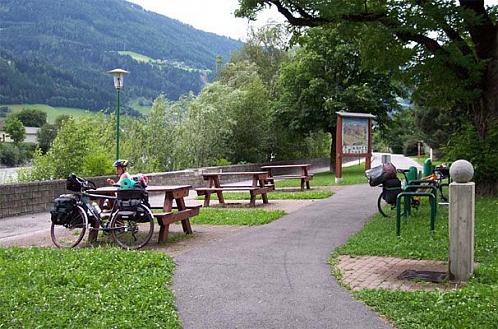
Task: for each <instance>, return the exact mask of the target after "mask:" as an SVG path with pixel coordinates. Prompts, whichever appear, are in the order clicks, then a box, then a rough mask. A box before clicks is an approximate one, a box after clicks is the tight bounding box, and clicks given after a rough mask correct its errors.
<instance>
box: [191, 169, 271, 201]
mask: <svg viewBox="0 0 498 329" xmlns="http://www.w3.org/2000/svg"><path fill="white" fill-rule="evenodd" d="M223 176H239V177H240V176H248V177H251V180H252V184H251V185H221V183H220V180H221V177H223ZM202 177H203V178H204V180H205V181H208V187H200V188H196V189H195V191H196V192H197V195H199V196H200V195H204V207H209V202H210V200H211V194H213V193H216V195H217V196H218V201H219V203H221V204H223V203H225V199H224V198H223V191H249V193H250V195H251V201H250V205H251V206H252V207H254V206H256V196H257V195H258V194H261V198H262V199H263V203H268V197H267V195H266V193H268V192H269V191H273V190H274V186H273V184H268V183H266V180H267V179H268V173H267V172H266V171H247V172H246V171H241V172H215V173H203V174H202Z"/></svg>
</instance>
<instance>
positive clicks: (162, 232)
mask: <svg viewBox="0 0 498 329" xmlns="http://www.w3.org/2000/svg"><path fill="white" fill-rule="evenodd" d="M168 233H169V224H167V225H163V224H161V223H159V239H158V241H157V242H158V243H161V242H163V241H166V240H168Z"/></svg>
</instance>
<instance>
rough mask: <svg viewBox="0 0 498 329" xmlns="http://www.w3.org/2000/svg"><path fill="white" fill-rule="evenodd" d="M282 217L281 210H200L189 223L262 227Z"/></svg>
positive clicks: (282, 212)
mask: <svg viewBox="0 0 498 329" xmlns="http://www.w3.org/2000/svg"><path fill="white" fill-rule="evenodd" d="M284 215H285V211H283V210H273V211H267V210H261V209H219V208H201V211H200V213H199V215H197V216H194V217H192V218H190V221H191V222H192V223H193V224H212V225H263V224H268V223H270V222H272V221H274V220H276V219H278V218H280V217H282V216H284Z"/></svg>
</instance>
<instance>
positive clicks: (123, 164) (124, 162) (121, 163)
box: [114, 160, 128, 168]
mask: <svg viewBox="0 0 498 329" xmlns="http://www.w3.org/2000/svg"><path fill="white" fill-rule="evenodd" d="M126 166H128V160H116V161H114V167H121V168H126Z"/></svg>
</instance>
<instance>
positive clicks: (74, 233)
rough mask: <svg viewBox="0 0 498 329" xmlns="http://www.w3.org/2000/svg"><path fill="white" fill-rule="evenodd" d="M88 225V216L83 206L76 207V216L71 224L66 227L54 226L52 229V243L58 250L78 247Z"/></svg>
mask: <svg viewBox="0 0 498 329" xmlns="http://www.w3.org/2000/svg"><path fill="white" fill-rule="evenodd" d="M87 225H88V216H87V215H86V213H85V210H84V209H83V208H82V207H81V206H77V207H76V211H75V213H74V215H73V216H72V217H71V219H70V221H69V223H67V224H64V225H54V223H52V226H51V228H50V236H51V238H52V242H53V243H54V244H55V245H56V246H57V248H73V247H76V246H77V245H78V244H79V243H80V242H81V240H83V237H84V236H85V232H86V228H87Z"/></svg>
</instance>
